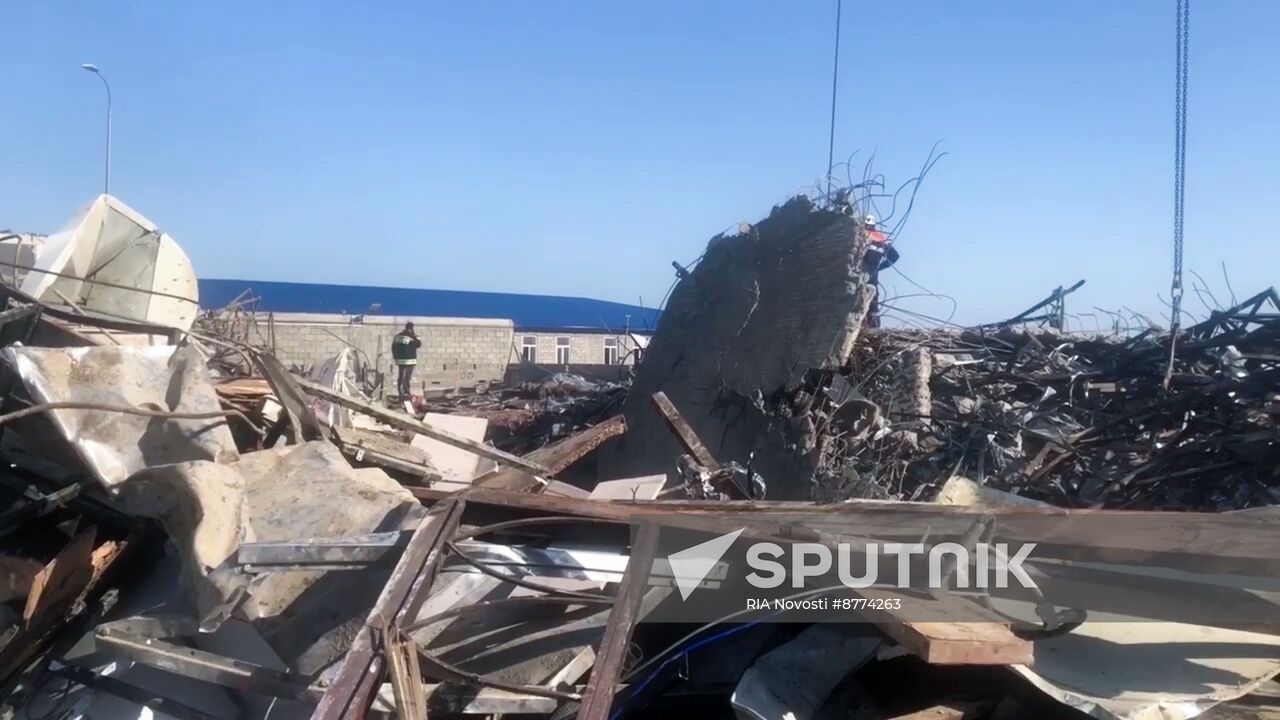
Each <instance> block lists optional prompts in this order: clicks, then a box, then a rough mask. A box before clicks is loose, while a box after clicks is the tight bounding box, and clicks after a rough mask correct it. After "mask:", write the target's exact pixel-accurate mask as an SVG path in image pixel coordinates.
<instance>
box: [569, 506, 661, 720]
mask: <svg viewBox="0 0 1280 720" xmlns="http://www.w3.org/2000/svg"><path fill="white" fill-rule="evenodd" d="M657 549H658V528H657V526H655V525H649V524H645V525H642V526H641V527H640V530H639V533H638V534H637V536H636V541H635V543H634V545H633V546H632V548H631V559H630V560H629V561H628V562H627V571H626V573H624V574H623V576H622V583H621V584H620V585H619V586H618V597H617V599H616V600H615V601H614V603H613V612H611V613H609V624H608V626H607V627H605V631H604V637H603V638H601V640H600V651H599V652H598V653H597V655H598V660H597V661H596V666H595V668H594V669H592V671H591V679H590V680H588V681H587V689H586V690H585V691H584V692H583V694H582V707H581V709H579V710H578V720H609V709H610V708H611V707H613V696H614V694H615V693H616V692H617V689H618V679H619V676H620V675H621V673H622V661H623V660H625V659H626V656H627V648H628V646H629V645H630V644H631V631H632V630H634V629H635V624H636V621H637V620H638V619H639V610H640V600H641V599H642V598H643V597H644V591H645V587H646V586H647V585H648V581H649V570H650V568H652V567H653V555H654V553H655V552H656V551H657Z"/></svg>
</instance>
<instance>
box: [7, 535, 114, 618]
mask: <svg viewBox="0 0 1280 720" xmlns="http://www.w3.org/2000/svg"><path fill="white" fill-rule="evenodd" d="M97 535H98V533H97V530H96V529H95V528H92V527H90V528H89V529H87V530H85V531H83V532H81V533H80V534H79V535H77V536H76V537H75V539H74V540H72V541H71V542H70V543H68V544H67V546H66V547H65V548H63V549H62V551H61V552H59V553H58V556H57V557H55V558H54V559H53V560H50V561H49V564H48V565H45V566H44V569H43V570H41V571H40V572H39V573H37V574H36V576H35V579H33V580H32V581H31V593H30V594H28V595H27V604H26V606H25V607H24V608H23V610H22V621H23V623H25V624H26V626H27V627H28V628H30V627H31V626H32V625H36V624H40V623H41V621H42V619H43V618H44V617H45V616H50V615H56V614H59V613H61V612H62V611H64V610H66V609H67V607H69V606H70V605H71V603H72V602H73V601H74V600H75V599H76V598H77V597H79V595H80V593H81V591H83V590H84V589H85V588H86V587H88V585H89V583H90V582H91V581H92V580H93V578H94V565H93V541H94V539H95V538H97Z"/></svg>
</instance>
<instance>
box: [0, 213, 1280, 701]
mask: <svg viewBox="0 0 1280 720" xmlns="http://www.w3.org/2000/svg"><path fill="white" fill-rule="evenodd" d="M845 197H847V195H846V196H845ZM98 205H99V206H100V210H103V209H106V210H112V211H113V212H117V211H118V208H120V207H123V206H121V205H119V204H118V203H116V202H114V200H113V199H110V198H108V199H107V200H101V201H100V202H99V203H98ZM855 217H858V214H857V213H853V212H846V211H836V210H831V209H825V208H822V207H818V206H817V205H816V204H815V203H814V202H812V201H810V200H809V199H807V198H796V199H793V200H791V201H789V202H787V203H784V204H783V205H781V206H779V207H777V208H774V210H773V212H772V213H771V214H770V216H769V217H768V218H766V219H764V220H762V221H761V222H760V223H758V224H756V225H753V226H748V225H744V226H742V227H741V228H740V229H739V232H738V233H736V234H734V235H731V236H717V237H716V238H713V239H712V240H711V242H710V243H709V245H708V247H707V251H706V254H705V256H704V257H703V258H702V260H701V262H700V263H699V264H698V265H697V267H696V268H693V269H691V270H690V269H686V268H683V267H681V268H679V269H678V273H679V274H680V281H679V283H678V285H677V287H676V288H675V290H674V292H673V293H672V296H671V302H670V304H669V305H668V307H667V310H666V312H665V313H664V315H663V316H662V319H661V323H660V325H659V327H658V331H657V334H656V335H655V337H654V338H653V341H652V343H651V344H650V345H649V347H648V351H647V352H646V355H645V357H644V360H643V362H642V364H641V365H640V366H639V368H638V369H637V372H636V375H635V377H634V380H633V382H631V383H627V382H593V381H588V380H586V379H584V378H582V377H579V376H573V375H563V374H562V375H552V376H550V377H548V378H546V379H545V380H543V381H539V382H523V383H512V384H511V385H509V386H506V387H502V386H495V387H488V388H483V389H482V391H480V392H476V393H457V394H451V395H448V396H446V397H443V398H432V399H430V400H429V401H426V402H425V407H424V406H423V405H424V403H422V402H419V403H418V406H417V407H415V406H413V405H412V404H411V403H404V404H402V405H401V406H399V407H387V406H386V405H385V403H382V402H378V401H376V400H375V398H374V397H372V393H370V392H369V390H370V386H369V383H367V382H365V378H366V375H367V374H366V373H365V372H363V371H362V370H361V369H360V368H361V367H362V366H361V364H360V363H359V361H358V358H356V357H354V353H352V352H350V351H343V353H341V354H339V355H338V356H336V357H334V358H332V359H331V360H330V361H329V362H326V363H323V364H322V365H321V366H320V367H317V368H313V369H311V371H310V372H308V373H307V374H305V376H304V374H303V373H300V372H291V371H289V370H287V369H286V368H285V367H284V366H283V365H282V364H281V363H280V361H279V360H277V359H276V357H275V356H274V355H273V353H272V352H271V349H270V343H269V342H265V343H264V342H262V338H263V337H264V335H263V329H262V328H261V327H259V326H257V325H256V320H255V318H254V317H253V313H252V309H251V307H252V299H250V298H242V299H241V300H238V301H237V302H236V303H234V304H233V305H234V307H231V308H227V309H224V310H222V311H219V312H215V313H206V314H204V315H203V316H201V317H200V318H199V319H198V320H197V321H196V325H195V330H194V331H190V332H187V331H186V330H185V327H174V326H167V325H162V324H157V323H156V322H155V319H154V317H153V316H154V314H155V313H156V312H160V311H161V310H164V311H165V312H168V313H169V315H168V316H170V317H176V318H178V319H179V320H181V321H182V322H183V323H186V322H188V321H189V320H190V319H191V318H193V317H194V314H193V313H192V312H191V308H189V307H188V308H182V309H181V311H173V312H169V311H170V310H173V307H172V306H171V303H168V302H166V303H158V302H145V303H135V304H134V305H135V308H134V309H135V310H137V312H133V313H123V314H124V315H125V316H126V317H128V318H129V319H128V320H121V319H120V318H119V317H111V316H110V315H107V314H104V313H102V312H100V310H101V307H102V303H104V302H106V303H109V302H110V297H112V295H108V296H100V295H95V293H94V292H93V291H92V288H87V289H86V287H83V286H91V285H93V284H94V282H95V281H94V280H93V279H92V278H87V277H78V276H74V275H73V273H72V271H74V270H75V268H76V265H75V263H72V262H69V261H68V262H62V261H59V264H58V265H57V266H58V267H61V268H64V269H67V270H68V272H67V273H64V274H72V275H73V277H71V278H63V279H67V280H71V281H72V282H71V283H70V285H68V287H72V286H74V287H75V288H76V289H77V290H78V291H79V293H80V296H82V297H83V296H93V298H94V300H95V303H96V306H95V307H87V308H80V307H78V306H76V305H75V304H74V303H71V304H59V303H58V302H56V301H54V300H51V299H50V298H49V297H45V296H40V297H39V298H37V297H34V296H32V295H29V294H26V293H24V292H22V291H21V290H18V289H16V288H11V287H7V286H5V285H3V284H0V303H2V304H0V382H2V383H4V387H5V388H6V394H5V397H4V400H3V406H0V461H2V462H0V580H3V583H0V684H3V688H2V692H0V717H15V718H23V719H32V720H34V718H42V717H43V718H48V717H175V718H180V719H181V720H187V719H188V718H191V719H193V720H195V719H199V720H207V719H209V718H219V719H221V718H227V719H230V718H254V719H257V718H263V719H265V718H268V717H270V718H273V719H278V718H281V717H287V718H307V717H310V718H314V719H315V720H336V719H338V718H365V717H398V718H404V719H406V720H426V719H427V718H428V717H430V718H442V717H449V718H453V717H506V716H515V717H544V718H557V719H562V718H570V717H577V718H583V719H584V720H615V719H620V718H633V717H634V718H639V717H653V716H660V715H669V716H671V717H690V716H707V717H716V718H721V717H723V718H730V717H734V718H751V719H753V720H783V719H784V718H786V719H789V720H828V719H832V718H848V717H859V718H899V719H902V718H915V719H917V720H923V719H924V718H954V719H960V718H970V719H972V720H978V719H986V718H991V719H993V720H1012V719H1014V718H1072V717H1081V716H1082V715H1084V716H1090V717H1095V718H1098V719H1099V720H1151V719H1153V718H1159V719H1160V720H1189V719H1190V718H1192V717H1196V716H1199V715H1201V714H1203V713H1205V712H1206V711H1209V712H1214V711H1215V710H1216V709H1215V706H1218V705H1226V706H1227V708H1226V709H1227V710H1228V711H1231V712H1237V711H1242V708H1244V709H1249V710H1257V709H1259V708H1262V707H1264V706H1265V705H1267V704H1268V703H1269V702H1270V701H1269V699H1268V698H1270V697H1272V696H1273V695H1274V694H1275V688H1276V687H1277V686H1276V684H1275V681H1274V678H1275V677H1276V676H1277V674H1278V673H1280V612H1277V604H1278V602H1280V585H1277V582H1276V578H1277V577H1280V559H1278V558H1280V533H1277V532H1276V519H1275V513H1274V505H1275V492H1276V484H1277V483H1276V477H1277V467H1280V451H1278V450H1277V440H1280V437H1277V436H1278V435H1280V431H1278V430H1277V426H1276V415H1277V414H1280V382H1277V381H1278V380H1280V377H1278V376H1277V375H1278V373H1280V367H1278V365H1280V298H1277V296H1276V294H1275V293H1274V291H1267V292H1265V293H1261V294H1259V295H1257V296H1255V297H1254V298H1251V299H1249V300H1247V301H1246V302H1244V303H1241V304H1239V305H1238V306H1236V307H1233V308H1229V309H1224V310H1221V311H1218V312H1215V313H1213V314H1212V316H1211V317H1210V318H1209V319H1208V320H1206V321H1205V322H1203V323H1200V324H1198V325H1194V326H1192V327H1190V328H1187V329H1185V330H1183V331H1182V332H1180V333H1178V334H1177V336H1176V337H1171V336H1170V335H1169V334H1168V333H1160V332H1157V331H1155V330H1148V331H1145V332H1142V333H1138V334H1133V335H1128V336H1119V335H1114V336H1102V335H1081V334H1068V333H1062V332H1060V331H1050V330H1046V329H1044V328H1042V327H1030V326H1029V325H1030V324H1031V323H1033V322H1035V321H1037V320H1039V318H1031V317H1030V316H1031V314H1033V313H1023V314H1022V315H1019V316H1015V318H1013V319H1012V320H1010V321H1006V322H1002V323H996V324H994V325H989V326H981V327H974V328H968V329H956V330H945V331H943V330H937V331H920V330H902V329H889V328H868V327H866V325H867V316H868V314H869V313H870V312H871V305H872V303H871V299H872V297H873V292H874V288H873V287H871V285H872V283H870V282H869V279H868V276H867V274H866V272H865V271H864V270H863V263H862V253H863V250H864V248H863V245H864V242H865V239H866V238H865V237H864V233H865V227H864V225H863V224H862V221H861V220H855V219H854V218H855ZM134 225H135V226H136V227H138V228H147V227H152V226H151V225H150V224H149V223H147V222H145V219H140V220H136V221H135V222H134ZM77 232H78V233H79V234H77V235H76V236H75V237H82V238H84V239H85V242H88V243H89V244H91V245H93V247H94V248H95V249H96V250H95V252H99V251H101V250H102V249H103V248H104V247H105V246H106V245H112V243H117V244H123V247H114V246H112V247H114V249H116V250H120V255H121V256H122V257H126V258H132V259H131V260H130V263H129V267H130V268H132V269H134V270H138V269H139V268H138V267H136V266H137V265H140V266H141V270H142V271H143V272H141V276H142V277H150V276H152V275H154V273H151V272H150V271H151V270H152V269H153V268H151V267H150V266H148V265H147V258H154V257H156V256H157V253H155V252H152V251H153V250H155V246H156V244H157V243H159V242H160V239H159V238H158V237H153V236H152V235H153V234H147V233H142V234H141V235H139V236H138V237H134V238H133V239H132V240H130V239H129V238H118V237H117V238H109V237H101V236H100V235H101V234H95V233H93V232H89V231H88V230H85V231H83V232H81V231H77ZM74 239H75V238H71V239H70V240H69V239H68V238H62V239H61V240H60V241H59V242H70V241H72V240H74ZM104 243H105V245H104ZM57 244H58V243H52V246H53V247H55V249H57ZM133 244H137V245H138V249H137V252H136V253H134V252H131V248H132V246H133ZM59 252H61V250H59ZM161 255H163V254H161ZM112 257H114V255H113V256H112ZM64 260H65V258H64ZM106 260H107V261H106V262H104V263H99V264H102V265H103V266H104V267H105V266H109V265H111V264H112V263H113V262H116V261H115V260H110V259H109V258H107V259H106ZM41 262H43V263H44V265H49V263H50V262H52V261H51V260H49V259H47V258H46V259H44V260H43V261H41ZM37 264H39V263H37ZM42 267H43V265H42ZM59 272H62V271H59ZM25 282H27V283H32V282H36V281H35V280H33V276H32V275H30V274H29V275H28V277H27V280H26V281H25ZM1078 286H1079V284H1077V286H1075V287H1078ZM114 289H115V290H118V291H119V292H120V293H128V292H135V293H141V294H143V295H147V296H148V297H149V298H152V300H154V299H155V298H156V297H161V296H163V294H165V293H166V292H167V291H164V290H163V289H159V290H158V289H157V288H156V287H154V283H150V282H148V283H143V284H141V285H139V286H138V287H133V288H132V289H131V290H129V289H121V288H119V287H116V288H114ZM1072 289H1074V288H1072ZM1065 292H1069V291H1063V290H1059V291H1057V292H1056V294H1055V296H1051V297H1058V298H1059V299H1060V298H1061V296H1062V295H1063V294H1065ZM157 293H162V295H157ZM63 294H65V293H63ZM54 295H55V297H56V296H57V293H55V294H54ZM167 295H168V297H167V298H166V300H167V301H172V302H174V303H176V302H179V301H180V300H181V297H180V296H178V295H175V294H174V293H167ZM242 301H243V302H242ZM67 302H68V303H70V301H69V300H68V301H67ZM187 304H188V305H192V304H193V303H192V302H191V301H190V300H188V301H187ZM1042 305H1043V303H1042V304H1041V306H1042ZM1041 306H1036V308H1039V307H1041ZM1036 308H1033V309H1036ZM1059 312H1060V308H1059ZM265 336H266V337H268V338H269V337H270V331H269V328H268V330H267V332H266V335H265ZM1171 347H1172V360H1173V362H1172V365H1170V364H1169V358H1170V349H1171ZM1227 509H1230V510H1233V511H1232V512H1219V511H1221V510H1227ZM1160 511H1177V512H1176V513H1173V512H1160ZM890 546H892V547H894V548H896V550H895V551H894V552H893V553H891V554H888V555H886V554H884V553H881V554H877V552H876V550H875V548H877V547H885V548H887V547H890ZM762 550H763V552H760V551H762ZM770 553H772V555H770ZM788 553H789V554H790V556H791V557H790V560H791V561H790V562H789V563H785V564H784V563H783V562H782V561H779V562H777V563H775V566H776V568H778V569H779V570H778V571H777V572H776V573H775V575H776V577H777V579H778V582H777V583H775V584H773V585H769V584H768V583H763V584H762V583H758V582H756V581H754V580H752V578H753V577H756V578H757V579H758V576H759V575H760V574H762V573H767V568H761V567H760V566H758V565H755V564H752V561H751V559H752V558H757V559H758V558H759V557H761V556H772V557H779V558H781V557H783V556H784V555H786V554H788ZM823 553H828V554H827V555H826V557H828V559H830V557H831V555H830V554H831V553H835V554H836V555H837V557H838V558H839V560H838V561H832V562H827V563H826V564H825V569H824V568H823V563H821V562H810V561H812V560H814V559H816V558H819V557H822V556H823ZM893 555H896V557H894V556H893ZM1011 558H1012V559H1011ZM992 566H994V567H995V568H997V570H996V571H995V572H996V575H995V577H996V578H997V579H996V582H993V583H988V582H987V578H988V571H989V570H991V569H992ZM1011 568H1016V572H1014V570H1013V569H1011ZM1001 569H1003V570H1001ZM886 570H891V571H892V574H891V575H889V574H887V575H885V576H883V577H882V576H879V574H878V573H880V572H882V571H886ZM753 571H754V572H753ZM1001 572H1003V573H1004V574H1003V575H1001V574H1000V573H1001ZM872 573H876V575H875V576H873V575H872ZM1009 575H1012V576H1013V577H1014V579H1016V580H1018V581H1019V582H1016V583H1002V582H1000V580H999V579H1000V578H1001V577H1005V579H1008V578H1007V577H1006V576H1009ZM784 576H785V577H784ZM853 576H856V578H857V581H856V582H854V581H851V580H850V579H849V578H850V577H853ZM890 577H892V578H893V579H894V580H895V581H893V582H891V581H889V578H890ZM971 577H972V578H976V580H975V582H970V579H971ZM1024 577H1025V578H1026V579H1027V582H1022V578H1024ZM837 579H838V582H836V580H837ZM769 593H773V595H769ZM770 598H772V601H771V600H770ZM1272 704H1273V705H1274V703H1272ZM1272 709H1275V708H1274V707H1273V708H1272ZM1210 717H1212V716H1210ZM1223 717H1228V716H1227V715H1224V716H1223Z"/></svg>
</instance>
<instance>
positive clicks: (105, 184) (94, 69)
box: [80, 63, 111, 195]
mask: <svg viewBox="0 0 1280 720" xmlns="http://www.w3.org/2000/svg"><path fill="white" fill-rule="evenodd" d="M80 67H82V68H84V69H85V70H88V71H89V72H91V73H93V74H94V75H97V76H98V79H99V80H101V81H102V86H103V87H104V88H106V89H107V166H106V168H105V169H104V171H103V173H104V177H103V181H102V192H103V193H105V194H108V195H109V194H111V84H110V83H108V82H107V78H106V76H104V75H103V74H102V71H101V70H99V69H98V66H97V65H94V64H92V63H85V64H83V65H81V66H80Z"/></svg>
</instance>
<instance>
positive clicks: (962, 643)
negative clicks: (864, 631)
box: [876, 621, 1035, 665]
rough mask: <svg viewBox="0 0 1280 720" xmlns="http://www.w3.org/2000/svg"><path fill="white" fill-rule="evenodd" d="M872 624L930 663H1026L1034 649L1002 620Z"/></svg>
mask: <svg viewBox="0 0 1280 720" xmlns="http://www.w3.org/2000/svg"><path fill="white" fill-rule="evenodd" d="M876 627H878V628H880V631H881V632H883V633H884V634H885V635H888V636H889V637H891V638H893V639H894V640H896V641H897V642H898V644H899V645H901V646H903V647H904V648H906V649H907V650H910V651H911V654H913V655H915V656H917V657H919V658H920V659H921V660H924V661H925V662H927V663H929V664H931V665H1030V664H1032V663H1033V662H1035V650H1034V646H1033V644H1032V642H1031V641H1030V640H1023V639H1022V638H1020V637H1018V636H1017V635H1014V634H1013V631H1012V630H1010V629H1009V626H1008V625H1007V624H1005V623H995V622H939V621H924V622H906V621H898V622H878V623H876Z"/></svg>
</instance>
